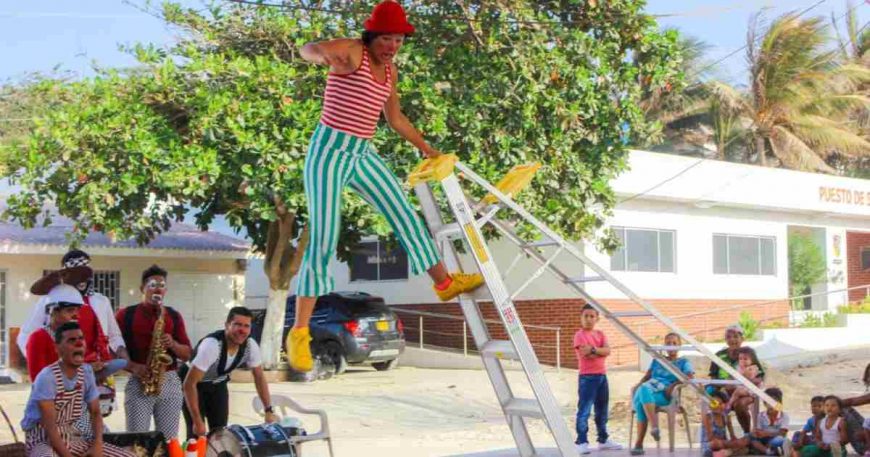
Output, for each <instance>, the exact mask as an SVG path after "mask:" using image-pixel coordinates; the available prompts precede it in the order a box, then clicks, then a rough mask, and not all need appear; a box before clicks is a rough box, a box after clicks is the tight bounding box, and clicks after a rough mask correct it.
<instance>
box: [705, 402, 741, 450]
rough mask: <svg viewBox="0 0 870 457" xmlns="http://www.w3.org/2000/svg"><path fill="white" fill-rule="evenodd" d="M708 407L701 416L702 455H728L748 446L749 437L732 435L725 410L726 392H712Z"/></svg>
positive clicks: (729, 419)
mask: <svg viewBox="0 0 870 457" xmlns="http://www.w3.org/2000/svg"><path fill="white" fill-rule="evenodd" d="M710 397H711V400H710V408H709V410H708V411H707V414H705V415H704V416H703V417H702V418H701V451H702V452H703V455H704V457H729V456H731V455H733V454H736V453H742V450H744V449H746V448H747V447H748V446H749V438H746V437H743V438H737V437H735V436H734V427H733V426H732V425H731V418H730V417H728V413H727V412H725V402H727V401H728V394H726V393H725V392H724V391H721V390H718V391H716V392H713V393H712V394H711V395H710Z"/></svg>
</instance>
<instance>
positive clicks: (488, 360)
mask: <svg viewBox="0 0 870 457" xmlns="http://www.w3.org/2000/svg"><path fill="white" fill-rule="evenodd" d="M539 167H540V165H538V164H529V165H520V166H517V167H514V168H513V169H512V170H511V171H509V172H508V174H507V175H505V177H504V178H502V179H501V180H500V181H499V183H498V185H497V186H493V185H492V184H490V183H489V182H488V181H486V180H485V179H483V178H482V177H481V176H479V175H477V174H476V173H475V172H474V171H472V170H471V169H470V168H468V167H467V166H465V165H464V164H462V163H461V162H459V161H458V160H457V158H456V156H455V155H453V154H446V155H442V156H439V157H437V158H435V159H427V160H424V161H423V162H422V163H421V164H420V165H419V166H418V167H417V168H416V169H415V170H414V171H413V172H412V173H411V174H410V175H409V176H408V181H409V183H410V184H411V186H412V187H414V190H415V192H416V194H417V197H418V199H419V200H420V204H421V207H422V209H423V215H424V219H425V221H426V224H427V225H428V226H429V229H430V231H431V232H432V235H433V237H434V238H435V241H436V243H437V244H438V246H439V248H440V250H441V252H442V255H443V258H444V262H445V265H446V266H447V268H448V269H449V270H450V271H461V270H462V265H461V263H460V261H459V255H458V254H457V252H456V249H455V247H454V245H453V241H454V240H456V239H460V238H461V239H463V240H464V241H465V243H466V246H467V247H468V248H469V249H468V251H469V252H470V254H471V256H472V257H473V258H474V261H475V263H476V265H477V268H478V270H479V271H480V273H481V274H482V275H483V278H484V282H485V286H486V287H485V288H484V287H481V288H480V289H478V290H477V291H475V292H474V293H472V294H463V295H461V296H460V297H459V304H460V306H461V308H462V311H463V313H464V314H465V319H466V321H467V323H468V328H469V329H470V331H471V334H472V336H473V338H474V342H475V344H476V345H477V347H478V350H479V353H480V355H481V357H482V359H483V364H484V367H485V369H486V372H487V374H488V375H489V378H490V380H491V382H492V384H493V387H494V389H495V393H496V397H497V398H498V401H499V404H500V405H501V408H502V410H503V412H504V415H505V419H506V420H507V423H508V427H509V428H510V430H511V433H512V434H513V437H514V441H515V442H516V445H517V449H518V450H519V453H520V455H521V456H522V457H532V456H536V455H538V454H537V453H536V452H535V447H534V445H533V444H532V441H531V438H530V436H529V432H528V429H527V428H526V423H525V421H526V420H527V419H542V420H543V421H544V422H545V423H546V425H547V427H548V428H549V430H550V433H551V434H552V436H553V439H554V440H555V442H556V446H557V448H558V450H559V452H560V454H561V455H562V456H576V455H578V451H577V448H576V446H575V445H574V441H573V439H572V435H571V433H570V432H569V430H568V427H567V425H566V423H565V420H564V419H563V417H562V415H561V412H560V409H559V405H558V403H557V401H556V399H555V397H554V396H553V393H552V391H551V390H550V387H549V384H548V383H547V380H546V378H545V377H544V373H543V371H542V369H541V366H540V363H539V362H538V358H537V356H536V355H535V351H534V349H533V348H532V345H531V342H530V341H529V338H528V336H527V335H526V332H525V330H524V328H523V326H522V323H521V322H520V319H519V315H518V314H517V310H516V308H515V306H514V303H513V300H514V298H516V297H517V296H518V295H519V293H520V292H522V291H523V290H524V289H525V288H526V287H528V285H530V284H531V283H532V282H533V281H534V280H535V279H537V278H539V277H540V276H541V275H542V274H543V273H544V272H545V271H548V272H550V273H551V274H553V275H555V276H556V277H557V278H558V279H560V280H561V281H562V282H563V283H564V284H566V285H567V286H568V287H569V288H571V289H572V290H573V291H574V292H576V293H577V294H578V295H579V296H580V297H581V298H583V300H585V301H586V302H587V303H589V304H591V305H592V306H593V307H595V308H596V309H597V310H598V311H599V313H601V315H602V316H604V317H605V318H607V319H609V320H610V321H611V322H612V323H613V325H615V326H616V327H617V328H618V329H620V330H621V331H622V332H623V333H624V334H626V335H627V336H628V337H629V338H631V339H632V341H634V342H635V343H636V344H637V345H638V347H640V348H641V349H642V350H643V351H645V352H646V353H648V354H649V355H650V356H651V357H652V358H653V359H654V360H657V361H658V362H659V363H661V364H662V366H664V367H665V368H666V369H667V370H668V371H670V372H671V373H673V374H674V375H675V376H676V377H677V379H679V380H680V381H682V382H684V383H685V384H687V385H689V386H691V387H692V388H693V389H695V390H696V391H697V392H698V394H699V396H700V397H701V398H702V399H704V400H705V404H706V403H707V402H709V401H710V398H709V396H708V395H707V393H706V392H705V390H704V387H703V385H700V384H697V383H692V382H690V381H689V379H688V378H687V377H686V375H685V374H683V373H682V372H681V371H680V370H679V369H678V368H677V367H676V366H675V365H674V364H672V363H671V362H670V361H669V360H668V359H667V357H665V356H664V355H663V352H666V351H668V350H677V349H678V350H695V351H698V352H700V353H701V354H703V355H704V356H706V357H707V358H709V359H710V360H711V361H713V363H715V364H716V365H718V366H719V367H720V369H722V370H724V371H725V372H727V373H728V374H730V375H731V376H732V377H733V378H734V379H735V380H737V381H740V382H741V384H742V385H743V386H744V387H746V388H747V389H749V390H750V391H751V392H752V393H753V394H754V395H756V396H757V397H759V398H760V399H761V400H762V401H764V402H765V403H767V404H770V405H775V406H776V407H781V405H779V404H778V403H777V402H776V400H774V399H773V398H771V397H770V396H768V395H767V394H765V393H764V392H763V391H762V390H761V389H759V388H758V387H756V386H755V385H754V384H753V383H752V382H751V381H749V380H748V379H746V378H745V377H743V376H742V375H741V374H740V373H738V372H737V371H736V370H735V369H734V368H732V367H731V365H729V364H727V363H725V362H724V361H723V360H722V359H720V358H719V357H717V356H716V355H715V354H713V353H712V352H711V351H710V350H709V349H707V348H706V347H705V346H704V345H703V344H701V343H700V342H699V341H698V340H697V339H695V338H694V337H692V335H690V334H689V333H688V332H685V331H684V330H682V329H681V328H679V327H677V326H676V324H674V322H673V321H671V320H670V319H669V318H668V317H666V316H665V315H663V314H662V313H661V312H660V311H658V310H657V309H656V308H655V307H653V306H652V305H651V304H649V303H648V302H646V301H644V300H642V299H641V298H640V297H638V296H637V295H636V294H635V293H634V292H632V291H631V290H629V289H628V287H626V286H625V285H624V284H622V283H621V282H619V281H618V280H617V279H616V278H615V277H613V276H612V275H611V274H610V273H609V272H607V271H606V270H605V269H603V268H601V267H600V266H598V265H597V264H595V263H594V262H592V261H591V260H590V259H589V258H588V257H586V255H585V254H583V252H582V251H581V250H580V249H578V248H577V246H575V245H574V244H572V243H570V242H568V241H566V240H565V239H563V238H562V237H561V236H559V235H558V234H557V233H556V232H555V231H554V230H552V229H550V228H549V227H547V226H546V225H545V224H544V223H543V222H541V221H540V220H538V219H537V218H535V217H534V216H532V214H530V213H529V212H528V211H526V210H525V209H524V208H523V207H522V206H520V205H518V204H517V203H516V202H514V201H513V199H512V198H511V196H512V195H516V194H517V192H519V191H520V190H521V189H522V188H523V187H525V186H526V185H528V184H529V183H530V182H531V180H532V178H533V177H534V173H535V172H536V171H537V169H538V168H539ZM454 170H458V171H459V172H460V173H461V174H462V176H463V178H465V179H467V180H469V181H471V182H472V183H474V184H477V185H478V186H480V187H482V188H483V189H484V190H485V191H487V192H488V193H487V194H486V196H485V197H484V198H483V199H481V200H480V201H479V202H477V203H475V204H474V205H472V204H471V203H470V201H471V199H470V198H469V197H468V195H467V194H466V192H464V191H463V189H462V186H461V185H460V181H459V179H458V177H457V176H456V174H455V173H454ZM429 182H438V183H440V184H441V189H442V191H443V194H444V196H445V197H446V199H447V203H448V207H449V210H450V212H451V213H452V214H453V217H454V219H455V221H454V222H449V223H445V221H444V219H443V218H442V214H441V207H440V206H439V204H438V201H437V200H436V199H435V196H434V194H433V192H432V188H431V187H430V185H429ZM501 210H511V211H513V213H514V215H515V216H516V217H518V218H519V219H521V220H522V221H523V222H525V223H526V224H529V225H530V226H532V227H533V228H534V229H535V230H537V232H538V233H539V239H537V240H533V241H526V240H525V239H523V237H521V236H520V234H519V233H518V232H517V230H516V229H515V228H514V225H512V224H511V223H509V222H506V221H503V220H499V219H497V218H496V217H495V216H496V214H497V213H498V212H499V211H501ZM487 224H489V225H491V226H493V227H494V228H495V229H496V230H497V231H498V232H500V233H501V234H502V235H503V237H504V238H506V239H508V240H510V241H512V242H514V243H515V244H516V245H517V246H519V248H520V254H519V255H518V256H517V258H515V259H514V262H513V263H512V265H511V266H510V267H509V269H508V270H510V269H511V268H513V266H514V265H515V264H516V262H517V260H518V259H519V257H520V256H522V255H526V256H528V257H529V258H532V259H534V260H536V261H537V262H538V263H539V264H540V267H539V268H538V269H537V270H536V271H535V272H534V273H533V274H532V275H531V276H530V277H529V278H527V280H526V281H525V282H524V283H523V284H522V285H521V286H520V287H519V288H517V289H516V290H515V291H513V292H509V291H508V289H507V286H506V284H505V282H504V280H503V277H502V274H501V272H500V271H499V269H498V266H497V265H496V263H495V261H494V259H493V257H492V254H491V252H490V250H489V247H488V246H487V244H486V241H485V239H484V237H483V235H482V233H481V229H482V228H483V226H485V225H487ZM550 247H552V248H555V250H554V251H553V252H552V253H550V254H549V255H545V252H544V250H545V249H546V248H550ZM563 253H565V254H568V255H569V256H571V257H573V259H574V260H575V261H577V267H578V271H577V272H575V274H574V275H571V274H568V273H567V272H565V271H563V270H564V267H557V266H556V265H555V263H554V260H555V259H556V257H558V256H559V255H561V254H563ZM586 268H589V269H591V270H592V271H593V272H594V273H595V276H585V275H584V274H583V273H584V272H585V271H586ZM577 273H579V276H578V275H576V274H577ZM592 281H606V282H608V283H610V284H611V285H612V286H613V287H615V288H616V289H617V290H619V291H620V292H621V293H622V294H624V295H625V296H626V297H627V298H629V299H630V300H631V301H632V302H634V303H635V304H636V305H638V307H639V308H640V310H639V311H629V312H611V311H609V310H608V309H607V308H606V307H605V306H604V305H603V304H601V303H600V302H599V301H598V300H596V299H595V298H594V297H592V296H590V295H589V294H588V293H587V292H586V290H585V288H584V284H586V283H587V282H592ZM481 300H482V301H491V302H492V303H493V304H494V305H495V308H496V311H497V312H498V315H499V318H500V319H501V321H502V323H503V324H504V327H505V329H506V331H507V332H506V333H507V335H508V338H509V339H508V340H495V339H492V338H491V337H490V335H489V331H488V330H487V327H486V324H485V322H484V319H483V316H482V315H481V312H480V308H479V306H478V301H481ZM630 317H650V318H654V319H656V320H657V321H659V322H660V323H662V324H664V325H665V326H666V327H668V328H669V329H670V330H671V331H673V332H674V333H676V334H678V335H680V337H681V338H682V339H683V341H684V342H686V343H687V345H686V346H680V347H669V346H660V345H653V344H649V343H647V342H646V341H645V340H643V339H642V338H641V337H640V335H638V334H637V333H636V332H634V331H633V330H632V329H631V328H630V327H629V326H628V325H626V324H625V323H624V322H623V321H622V319H624V318H630ZM503 359H508V360H517V361H519V362H520V364H521V365H522V368H523V371H524V372H525V374H526V377H527V379H528V382H529V385H530V386H531V388H532V391H533V393H534V397H535V398H527V399H523V398H517V397H515V396H514V394H513V392H512V390H511V387H510V384H509V382H508V379H507V377H506V376H505V371H504V368H503V366H502V363H501V361H502V360H503Z"/></svg>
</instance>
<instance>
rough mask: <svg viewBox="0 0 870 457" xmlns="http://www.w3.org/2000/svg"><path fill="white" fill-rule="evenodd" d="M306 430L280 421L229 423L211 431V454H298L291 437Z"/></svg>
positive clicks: (271, 456)
mask: <svg viewBox="0 0 870 457" xmlns="http://www.w3.org/2000/svg"><path fill="white" fill-rule="evenodd" d="M304 433H305V432H304V431H302V430H301V429H298V428H283V427H281V426H280V425H278V424H263V425H252V426H248V427H246V426H243V425H230V426H227V427H225V428H222V429H219V430H215V431H214V432H212V433H211V434H209V438H208V449H207V450H206V454H205V455H206V456H208V457H297V455H298V453H297V452H296V448H295V447H294V446H293V444H291V443H290V437H291V436H296V435H300V434H304Z"/></svg>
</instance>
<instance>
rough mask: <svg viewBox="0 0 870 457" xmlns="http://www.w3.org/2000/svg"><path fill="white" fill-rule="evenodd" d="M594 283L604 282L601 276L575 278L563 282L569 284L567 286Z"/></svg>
mask: <svg viewBox="0 0 870 457" xmlns="http://www.w3.org/2000/svg"><path fill="white" fill-rule="evenodd" d="M595 281H604V278H602V277H601V276H577V277H575V278H568V279H566V280H565V282H566V283H569V284H576V283H584V282H595Z"/></svg>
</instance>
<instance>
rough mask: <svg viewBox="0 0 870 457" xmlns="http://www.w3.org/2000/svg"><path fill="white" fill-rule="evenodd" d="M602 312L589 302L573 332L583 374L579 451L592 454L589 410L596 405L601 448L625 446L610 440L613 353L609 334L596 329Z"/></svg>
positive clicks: (579, 406) (579, 413) (596, 426)
mask: <svg viewBox="0 0 870 457" xmlns="http://www.w3.org/2000/svg"><path fill="white" fill-rule="evenodd" d="M599 318H600V316H599V315H598V310H596V309H595V308H594V307H593V306H592V305H590V304H586V305H585V306H583V310H582V311H581V314H580V325H581V328H580V330H578V331H577V333H576V334H574V352H575V353H576V354H577V362H578V365H579V370H580V375H579V377H578V388H577V391H578V394H577V395H578V397H579V399H578V401H577V423H576V427H577V441H576V444H577V451H578V452H579V453H581V454H589V452H590V451H589V438H588V433H589V413H590V412H591V411H592V406H593V405H594V406H595V428H596V430H597V432H598V450H600V451H606V450H619V449H622V446H621V445H619V444H617V443H614V442H613V441H610V440H609V439H607V438H608V435H607V405H608V403H609V402H610V390H609V387H608V385H607V367H606V366H605V364H604V359H605V357H607V356H608V355H610V346H609V345H608V344H607V336H605V335H604V332H602V331H601V330H595V324H597V323H598V320H599Z"/></svg>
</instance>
